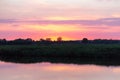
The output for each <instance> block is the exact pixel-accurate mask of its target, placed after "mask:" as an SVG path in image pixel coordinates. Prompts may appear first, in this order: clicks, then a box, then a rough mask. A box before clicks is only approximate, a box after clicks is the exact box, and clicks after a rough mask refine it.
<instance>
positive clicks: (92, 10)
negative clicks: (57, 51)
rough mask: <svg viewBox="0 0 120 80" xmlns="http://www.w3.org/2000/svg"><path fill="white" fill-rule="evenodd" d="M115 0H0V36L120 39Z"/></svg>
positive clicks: (117, 8)
mask: <svg viewBox="0 0 120 80" xmlns="http://www.w3.org/2000/svg"><path fill="white" fill-rule="evenodd" d="M119 4H120V1H119V0H91V1H88V0H69V2H67V1H64V0H57V1H55V0H36V1H34V0H31V1H29V0H17V1H16V0H1V1H0V39H3V38H6V39H8V40H13V39H17V38H32V39H34V40H39V39H40V38H44V39H45V38H47V37H50V38H53V40H56V38H57V37H59V36H60V37H62V38H63V40H80V39H82V38H84V37H86V38H88V39H120V37H119V36H120V10H119V8H120V5H119Z"/></svg>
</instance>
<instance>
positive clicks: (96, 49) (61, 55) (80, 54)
mask: <svg viewBox="0 0 120 80" xmlns="http://www.w3.org/2000/svg"><path fill="white" fill-rule="evenodd" d="M0 59H2V60H7V59H10V60H13V59H14V60H13V61H15V60H16V61H17V60H21V61H23V62H26V61H27V60H28V61H27V62H32V61H39V60H41V59H44V60H48V59H54V60H58V59H59V60H60V59H61V60H64V61H67V62H68V61H74V60H78V62H81V61H83V62H89V61H91V62H96V61H97V62H101V63H102V62H105V61H106V62H111V63H112V62H114V63H115V62H117V63H120V62H119V60H120V44H50V45H2V46H0ZM18 62H19V61H18Z"/></svg>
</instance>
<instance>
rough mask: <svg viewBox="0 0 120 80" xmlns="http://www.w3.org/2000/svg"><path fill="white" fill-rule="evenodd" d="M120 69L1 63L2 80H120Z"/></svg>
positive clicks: (71, 65)
mask: <svg viewBox="0 0 120 80" xmlns="http://www.w3.org/2000/svg"><path fill="white" fill-rule="evenodd" d="M119 75H120V67H103V66H95V65H73V64H51V63H36V64H14V63H5V62H0V80H120V76H119Z"/></svg>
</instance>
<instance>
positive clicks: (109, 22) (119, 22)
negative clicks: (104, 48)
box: [0, 18, 120, 26]
mask: <svg viewBox="0 0 120 80" xmlns="http://www.w3.org/2000/svg"><path fill="white" fill-rule="evenodd" d="M0 23H31V24H80V25H87V26H101V25H106V26H120V18H102V19H97V20H29V21H28V20H26V21H25V20H14V19H0Z"/></svg>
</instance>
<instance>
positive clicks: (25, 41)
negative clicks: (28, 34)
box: [0, 38, 120, 45]
mask: <svg viewBox="0 0 120 80" xmlns="http://www.w3.org/2000/svg"><path fill="white" fill-rule="evenodd" d="M30 44H120V40H108V39H94V40H88V39H87V38H83V39H82V40H68V41H64V40H57V41H51V40H44V39H40V40H37V41H35V40H32V39H31V38H27V39H21V38H19V39H15V40H6V39H0V45H30Z"/></svg>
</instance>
